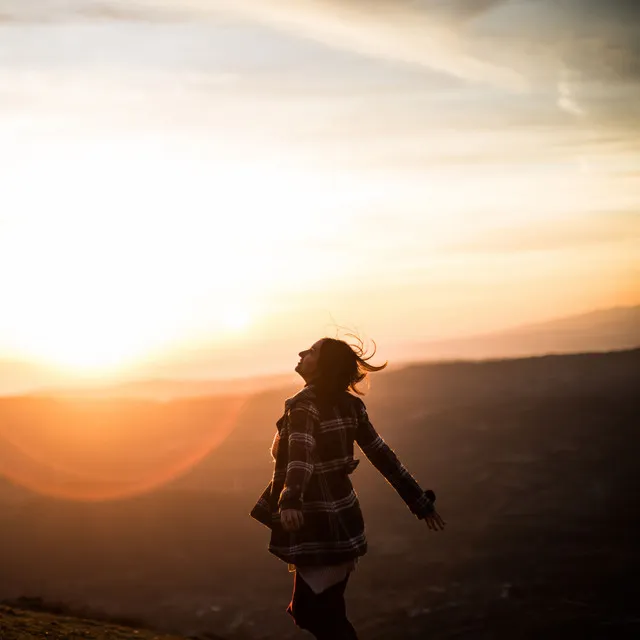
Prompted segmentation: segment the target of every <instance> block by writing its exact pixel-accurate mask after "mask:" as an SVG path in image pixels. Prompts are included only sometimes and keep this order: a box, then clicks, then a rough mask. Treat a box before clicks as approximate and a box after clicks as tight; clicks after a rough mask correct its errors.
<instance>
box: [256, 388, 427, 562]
mask: <svg viewBox="0 0 640 640" xmlns="http://www.w3.org/2000/svg"><path fill="white" fill-rule="evenodd" d="M277 427H278V431H277V433H276V436H275V439H274V442H273V447H272V451H271V453H272V455H273V457H274V460H275V470H274V473H273V478H272V480H271V482H270V483H269V485H268V486H267V488H266V489H265V490H264V492H263V493H262V495H261V496H260V499H259V500H258V502H257V504H256V505H255V507H254V508H253V510H252V511H251V516H252V517H253V518H255V519H256V520H258V521H259V522H261V523H262V524H264V525H266V526H267V527H269V528H270V529H271V540H270V542H269V551H270V552H271V553H273V554H274V555H275V556H277V557H278V558H280V559H281V560H283V561H284V562H287V563H290V564H295V565H297V566H301V567H304V566H319V565H331V564H339V563H342V562H347V561H349V560H353V559H355V558H357V557H358V556H362V555H364V554H365V553H366V551H367V540H366V536H365V528H364V521H363V518H362V512H361V510H360V504H359V502H358V497H357V495H356V493H355V491H354V490H353V486H352V484H351V479H350V477H349V475H350V474H351V473H352V472H353V471H354V470H355V468H356V467H357V466H358V463H359V460H355V459H354V457H353V444H354V442H357V443H358V445H359V446H360V448H361V449H362V451H363V452H364V454H365V455H366V456H367V458H369V460H370V461H371V462H372V463H373V465H374V466H375V467H376V468H377V469H378V471H380V473H382V475H384V477H385V478H386V479H387V481H388V482H389V483H390V484H391V485H392V486H393V488H394V489H395V490H396V491H397V492H398V493H399V494H400V497H401V498H402V499H403V500H404V501H405V503H406V504H407V506H408V507H409V509H410V510H411V511H412V512H413V513H414V514H415V515H416V516H417V517H418V518H424V517H425V516H426V515H427V514H429V513H431V512H432V511H433V501H434V500H435V495H434V494H433V492H431V491H427V492H424V491H422V489H421V488H420V486H419V485H418V483H417V482H416V481H415V480H414V479H413V477H412V476H411V474H410V473H409V472H408V471H407V470H406V469H405V467H404V466H403V465H402V464H401V462H400V461H399V460H398V458H397V457H396V455H395V454H394V452H393V451H392V450H391V449H390V448H389V446H388V445H387V444H386V443H385V442H384V441H383V440H382V438H381V437H380V436H379V435H378V433H377V432H376V430H375V429H374V427H373V425H372V424H371V422H370V421H369V418H368V416H367V410H366V408H365V405H364V403H363V402H362V400H361V399H360V398H358V397H356V396H354V395H351V394H350V393H347V392H344V394H342V395H341V396H340V397H339V398H338V399H337V400H336V401H335V402H334V404H333V405H332V406H322V405H321V404H320V403H317V402H316V394H315V390H314V387H313V385H308V386H306V387H304V389H302V391H300V392H299V393H298V394H296V395H295V396H293V397H292V398H289V399H288V400H287V401H286V402H285V412H284V415H283V416H282V417H281V418H280V420H278V422H277ZM280 509H301V510H302V512H303V514H304V525H303V526H302V528H301V529H300V530H299V531H296V532H287V531H285V530H284V529H283V528H282V525H281V524H280Z"/></svg>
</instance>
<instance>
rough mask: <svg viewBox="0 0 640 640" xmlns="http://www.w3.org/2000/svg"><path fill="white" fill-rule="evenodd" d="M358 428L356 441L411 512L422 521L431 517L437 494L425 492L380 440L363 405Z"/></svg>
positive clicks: (359, 411) (387, 446) (389, 448)
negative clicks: (428, 516)
mask: <svg viewBox="0 0 640 640" xmlns="http://www.w3.org/2000/svg"><path fill="white" fill-rule="evenodd" d="M358 413H359V415H358V428H357V431H356V442H357V443H358V445H359V447H360V448H361V449H362V452H363V453H364V454H365V455H366V456H367V458H368V459H369V460H370V461H371V463H372V464H373V466H374V467H375V468H376V469H377V470H378V471H379V472H380V473H381V474H382V475H383V476H384V477H385V479H386V480H387V482H389V484H390V485H391V486H392V487H393V488H394V489H395V490H396V491H397V492H398V494H399V495H400V497H401V498H402V499H403V500H404V502H405V503H406V505H407V506H408V507H409V509H410V510H411V512H412V513H413V514H414V515H415V516H417V517H418V518H420V519H423V518H424V517H426V516H427V515H429V514H430V513H431V512H432V511H433V509H434V506H433V503H434V501H435V494H434V493H433V491H423V490H422V489H421V488H420V485H419V484H418V483H417V482H416V481H415V480H414V478H413V476H412V475H411V474H410V473H409V471H407V469H406V468H405V466H404V465H403V464H402V463H401V462H400V460H398V457H397V456H396V454H395V453H394V451H393V449H391V447H389V445H388V444H387V443H386V442H385V441H384V440H383V439H382V438H381V437H380V435H379V434H378V432H377V431H376V430H375V428H374V426H373V425H372V424H371V421H370V420H369V416H368V415H367V410H366V408H365V406H364V403H362V402H361V403H360V407H359V409H358Z"/></svg>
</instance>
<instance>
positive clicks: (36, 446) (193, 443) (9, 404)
mask: <svg viewBox="0 0 640 640" xmlns="http://www.w3.org/2000/svg"><path fill="white" fill-rule="evenodd" d="M245 402H246V398H244V397H240V396H237V397H225V398H207V399H187V400H180V401H174V402H171V403H166V404H164V403H159V402H146V401H123V400H117V401H116V400H103V401H98V400H93V401H69V400H64V401H63V400H54V399H44V398H11V399H5V400H3V402H2V415H3V420H2V424H1V425H0V475H2V476H4V477H6V478H8V479H9V480H10V481H11V482H13V483H15V484H17V485H19V486H22V487H25V488H27V489H29V490H31V491H34V492H36V493H39V494H41V495H46V496H50V497H55V498H63V499H67V500H76V501H103V500H115V499H121V498H127V497H131V496H134V495H138V494H141V493H146V492H150V491H153V490H154V489H158V488H160V487H162V486H163V485H166V484H167V483H169V482H171V481H172V480H175V479H176V478H178V477H179V476H181V475H183V474H184V473H186V472H188V471H189V470H190V469H191V468H192V467H194V466H195V465H196V464H198V463H199V462H200V461H201V460H202V459H203V458H205V457H206V456H207V455H208V454H209V453H210V452H212V451H213V450H214V449H216V448H217V447H218V446H219V445H220V444H221V443H222V442H223V441H224V440H225V439H226V438H227V436H228V435H229V434H230V433H231V431H233V429H234V428H235V426H236V424H237V421H238V417H239V415H240V413H241V411H242V408H243V406H244V404H245Z"/></svg>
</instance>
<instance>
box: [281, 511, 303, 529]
mask: <svg viewBox="0 0 640 640" xmlns="http://www.w3.org/2000/svg"><path fill="white" fill-rule="evenodd" d="M280 522H281V523H282V528H283V529H284V530H285V531H298V529H300V528H301V527H302V525H303V524H304V516H303V515H302V511H298V510H297V509H285V510H284V511H281V512H280Z"/></svg>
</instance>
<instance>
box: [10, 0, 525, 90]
mask: <svg viewBox="0 0 640 640" xmlns="http://www.w3.org/2000/svg"><path fill="white" fill-rule="evenodd" d="M454 4H456V5H457V7H458V11H457V12H454V13H456V15H458V17H460V19H463V17H466V18H469V17H471V16H472V15H475V14H477V13H478V11H479V9H484V10H486V9H487V8H488V7H489V6H491V5H493V4H495V1H489V0H484V1H483V2H481V3H480V4H479V5H477V6H475V8H474V5H472V4H470V3H469V2H458V3H454ZM449 14H450V12H449ZM225 15H226V16H229V15H231V16H236V17H240V18H243V19H245V20H251V21H257V22H259V23H262V24H265V25H269V26H271V27H272V28H275V29H278V30H281V31H284V32H288V33H292V34H294V35H295V36H297V37H301V38H309V39H312V40H316V41H319V42H322V43H324V44H326V45H328V46H331V47H335V48H338V49H341V50H344V51H350V52H355V53H358V54H361V55H365V56H370V57H373V58H377V59H381V60H386V61H391V62H399V63H406V64H410V65H415V66H417V67H423V68H426V69H430V70H434V71H437V72H441V73H444V74H448V75H451V76H454V77H457V78H460V79H463V80H467V81H471V82H475V83H481V84H488V85H493V86H497V87H500V88H503V89H507V90H512V91H513V90H515V91H520V90H522V89H523V88H524V87H525V86H526V81H525V79H524V78H523V77H522V76H521V75H520V74H519V73H517V72H515V71H513V70H512V69H510V68H509V67H507V66H499V65H495V64H492V63H490V62H487V61H485V60H482V59H481V58H478V57H477V56H474V55H473V54H472V53H470V52H468V51H467V49H466V47H465V43H464V41H463V40H462V39H461V38H460V37H459V35H458V33H457V31H456V29H454V28H452V27H451V24H450V23H448V22H447V21H446V20H445V19H443V17H442V11H440V12H439V11H436V10H435V9H434V11H433V12H430V11H424V10H423V9H422V8H421V7H420V6H418V5H416V4H415V3H410V2H399V3H390V2H373V3H370V4H369V3H365V2H340V3H338V2H334V1H331V2H326V1H320V0H315V1H310V2H304V3H303V2H299V1H293V0H271V1H269V2H266V1H264V0H233V2H227V1H224V0H211V1H206V0H131V1H130V2H126V3H125V2H122V1H118V0H111V1H109V2H107V1H105V0H102V1H98V0H93V1H90V0H89V1H87V0H83V1H81V0H33V1H32V2H28V3H16V2H13V1H12V0H0V16H2V17H3V18H4V20H5V21H23V22H29V21H55V20H64V19H74V18H75V19H78V18H84V19H92V18H93V19H97V18H103V19H124V20H132V19H144V18H146V19H148V20H157V19H161V18H167V17H170V16H174V17H176V16H181V17H186V16H191V17H200V18H203V17H208V18H217V17H220V16H225ZM439 16H440V17H439Z"/></svg>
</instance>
